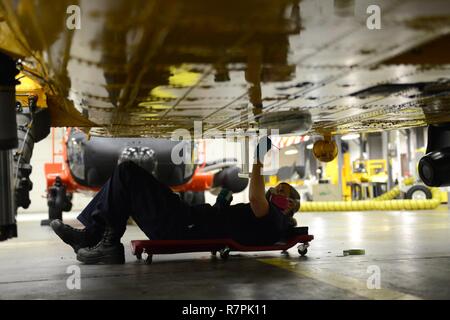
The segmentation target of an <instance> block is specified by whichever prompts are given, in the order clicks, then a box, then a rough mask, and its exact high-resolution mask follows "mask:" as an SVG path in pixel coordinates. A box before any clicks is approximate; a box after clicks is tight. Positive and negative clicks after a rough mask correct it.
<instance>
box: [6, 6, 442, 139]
mask: <svg viewBox="0 0 450 320" xmlns="http://www.w3.org/2000/svg"><path fill="white" fill-rule="evenodd" d="M333 3H334V5H333ZM71 4H72V3H71V1H68V0H67V1H66V0H58V1H56V0H55V1H50V0H45V1H44V0H41V1H28V0H19V1H13V0H0V17H1V18H0V30H1V31H2V32H1V34H0V50H3V51H7V50H8V46H9V47H10V48H11V49H10V51H12V52H14V53H16V54H19V53H22V54H23V55H24V56H25V57H24V62H23V63H24V65H26V67H27V70H28V71H32V72H34V73H35V74H37V75H38V78H39V79H40V81H41V83H40V85H41V86H42V87H43V88H44V90H45V91H46V96H47V99H49V100H50V103H48V105H49V108H50V109H51V110H50V111H51V112H52V114H53V115H55V116H54V117H52V119H53V125H56V126H58V125H67V126H89V127H95V128H93V130H92V134H101V135H112V136H156V137H169V136H170V135H171V133H172V131H173V130H175V129H179V128H184V129H188V130H192V129H193V127H194V121H202V122H203V128H206V129H210V128H217V129H219V130H223V132H224V133H225V130H227V129H251V130H254V129H255V128H257V127H258V125H259V123H260V122H261V119H262V118H263V117H264V115H267V114H269V113H274V112H278V111H292V110H294V111H295V110H297V111H298V112H299V113H309V114H310V115H311V118H312V120H313V122H314V125H313V127H312V129H311V132H310V133H324V132H331V133H344V132H348V131H373V130H385V129H393V128H402V127H409V126H422V125H426V124H427V123H435V122H439V121H444V120H447V119H448V113H449V109H450V108H449V103H448V101H449V99H448V97H449V95H450V90H449V88H448V87H449V86H448V83H450V72H449V69H450V66H449V64H450V62H449V64H439V65H433V66H428V65H427V66H424V65H402V64H395V65H383V62H384V61H388V60H389V59H392V58H394V57H397V56H399V55H400V54H402V53H404V52H406V51H408V50H410V49H411V48H417V47H420V46H422V45H423V44H426V43H428V42H430V41H432V40H435V39H440V38H441V37H444V36H447V35H449V34H450V3H449V2H448V1H443V0H433V1H426V2H425V1H417V0H408V1H400V0H395V1H392V0H377V1H341V0H338V1H334V2H333V1H314V0H305V1H301V2H300V1H297V0H277V1H269V0H246V1H237V0H232V1H216V2H214V3H211V2H210V1H206V0H193V1H181V0H180V1H162V0H153V1H143V0H128V1H125V0H118V1H107V0H99V1H79V2H78V6H79V7H80V8H81V13H82V19H81V28H80V29H76V30H70V29H68V28H67V24H66V22H67V18H68V16H67V11H66V9H67V7H68V6H69V5H71ZM373 4H375V5H378V6H379V7H380V8H381V13H382V20H381V21H382V28H381V29H380V30H369V29H368V28H367V26H366V20H367V17H368V14H367V12H366V9H367V6H369V5H373ZM5 30H6V31H5ZM8 30H9V31H8ZM3 31H5V32H3ZM5 35H8V36H5ZM21 42H22V43H21ZM24 52H25V53H24ZM400 84H401V85H404V86H397V85H400ZM409 84H411V85H409ZM438 115H440V116H438Z"/></svg>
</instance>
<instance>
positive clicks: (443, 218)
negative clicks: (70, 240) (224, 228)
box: [0, 207, 450, 300]
mask: <svg viewBox="0 0 450 320" xmlns="http://www.w3.org/2000/svg"><path fill="white" fill-rule="evenodd" d="M42 217H43V215H36V214H34V215H33V214H22V215H20V217H19V232H20V237H19V238H18V239H14V240H10V241H6V242H3V243H0V261H1V263H0V298H1V299H90V300H92V299H450V287H449V286H448V283H450V273H449V272H448V270H450V220H449V212H448V209H447V207H442V208H440V209H438V210H434V211H417V212H413V211H411V212H409V211H404V212H339V213H308V214H301V215H298V216H297V218H298V220H299V222H300V224H301V225H308V226H309V227H310V233H311V234H314V235H315V237H316V239H315V240H314V241H313V242H312V243H311V247H310V250H309V253H308V256H307V257H303V258H301V257H299V256H298V254H297V252H296V249H295V248H292V249H291V250H290V251H289V252H290V255H289V256H288V257H284V256H282V255H280V253H279V252H270V253H257V254H254V253H249V254H238V253H234V254H233V253H232V255H231V256H230V259H229V260H228V261H222V260H220V259H212V258H211V257H210V256H209V254H208V253H200V254H176V255H161V256H155V257H154V260H153V264H152V265H146V264H145V263H143V262H141V263H139V262H137V261H135V259H134V257H133V256H132V255H131V252H130V250H129V246H128V245H126V248H127V252H126V258H127V263H126V264H125V265H119V266H117V265H116V266H86V265H80V264H79V263H78V262H77V261H76V259H75V256H74V254H73V251H72V250H71V249H70V248H69V247H67V246H66V245H65V244H64V243H62V242H61V241H59V239H58V238H57V237H56V235H54V234H53V232H52V231H51V230H50V229H49V228H47V227H40V226H39V221H38V220H39V219H40V218H42ZM74 217H75V216H74V215H72V214H69V215H67V216H66V221H67V222H70V223H73V224H76V222H75V220H74ZM137 238H143V234H142V233H141V232H140V231H139V229H138V228H137V227H136V226H130V227H129V228H128V230H127V232H126V234H125V237H124V239H123V243H124V244H128V243H129V241H130V240H131V239H137ZM354 248H361V249H365V251H366V254H365V255H362V256H343V250H346V249H354ZM71 265H79V266H80V270H81V289H79V290H78V289H74V290H69V289H68V288H67V286H66V283H67V279H68V277H69V276H70V274H68V273H67V269H68V267H69V266H71ZM374 270H375V271H376V270H379V271H380V278H379V279H380V284H381V288H380V289H368V286H367V282H368V279H369V277H370V276H371V275H372V272H374ZM371 279H372V280H373V278H371ZM372 283H373V282H372Z"/></svg>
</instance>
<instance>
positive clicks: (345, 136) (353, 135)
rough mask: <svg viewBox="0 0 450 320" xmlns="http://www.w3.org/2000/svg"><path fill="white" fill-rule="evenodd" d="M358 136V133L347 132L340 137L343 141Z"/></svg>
mask: <svg viewBox="0 0 450 320" xmlns="http://www.w3.org/2000/svg"><path fill="white" fill-rule="evenodd" d="M358 138H359V133H349V134H345V135H343V136H342V137H341V139H342V140H344V141H349V140H355V139H358Z"/></svg>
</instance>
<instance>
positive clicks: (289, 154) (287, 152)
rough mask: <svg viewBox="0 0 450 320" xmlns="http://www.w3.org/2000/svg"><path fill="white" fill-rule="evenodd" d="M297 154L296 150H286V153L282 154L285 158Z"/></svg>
mask: <svg viewBox="0 0 450 320" xmlns="http://www.w3.org/2000/svg"><path fill="white" fill-rule="evenodd" d="M297 153H298V150H297V149H289V150H286V151H285V152H284V154H285V155H287V156H291V155H293V154H297Z"/></svg>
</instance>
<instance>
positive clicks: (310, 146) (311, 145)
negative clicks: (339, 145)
mask: <svg viewBox="0 0 450 320" xmlns="http://www.w3.org/2000/svg"><path fill="white" fill-rule="evenodd" d="M313 147H314V143H310V144H308V145H307V146H306V149H308V150H311V149H312V148H313Z"/></svg>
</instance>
